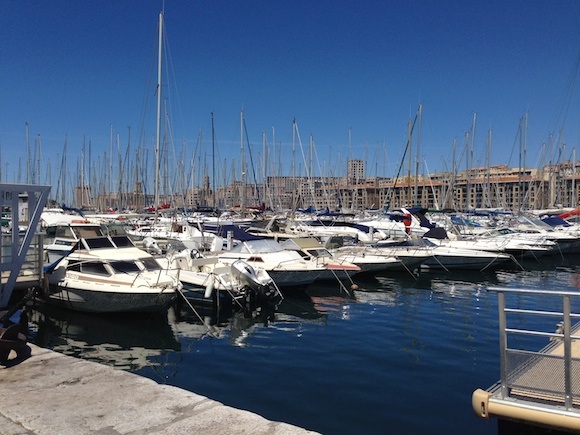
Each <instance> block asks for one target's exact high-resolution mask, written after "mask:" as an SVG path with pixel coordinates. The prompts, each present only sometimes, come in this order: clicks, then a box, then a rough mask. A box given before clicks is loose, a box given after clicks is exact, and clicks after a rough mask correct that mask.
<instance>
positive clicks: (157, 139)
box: [153, 12, 163, 217]
mask: <svg viewBox="0 0 580 435" xmlns="http://www.w3.org/2000/svg"><path fill="white" fill-rule="evenodd" d="M162 49H163V12H159V51H158V53H157V126H156V137H155V199H154V205H153V206H154V207H155V217H157V214H158V210H157V208H158V205H159V150H160V146H161V143H160V142H161V55H162Z"/></svg>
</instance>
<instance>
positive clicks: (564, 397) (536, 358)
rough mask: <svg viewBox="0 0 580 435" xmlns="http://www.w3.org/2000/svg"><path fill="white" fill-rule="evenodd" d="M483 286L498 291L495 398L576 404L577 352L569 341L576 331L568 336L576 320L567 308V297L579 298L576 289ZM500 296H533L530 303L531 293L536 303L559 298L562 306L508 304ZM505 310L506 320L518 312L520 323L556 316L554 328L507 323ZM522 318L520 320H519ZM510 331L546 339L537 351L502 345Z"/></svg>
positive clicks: (579, 389)
mask: <svg viewBox="0 0 580 435" xmlns="http://www.w3.org/2000/svg"><path fill="white" fill-rule="evenodd" d="M488 291H490V292H495V293H497V294H498V311H499V345H500V370H501V380H500V394H501V398H502V399H506V398H508V397H516V396H517V397H520V398H522V397H523V398H527V399H530V400H536V401H549V402H559V403H563V404H564V406H565V407H566V409H567V410H570V409H572V407H573V405H574V404H576V405H578V404H579V403H580V358H579V357H580V351H578V352H575V353H576V355H574V352H573V348H572V345H573V341H574V340H580V335H573V334H574V333H578V331H579V328H578V325H575V326H573V325H572V319H580V314H578V313H572V312H571V300H572V299H574V298H580V291H553V290H532V289H513V288H505V287H489V288H488ZM506 295H516V299H517V300H518V301H521V298H522V297H528V298H529V299H530V301H531V300H532V298H534V299H533V301H534V302H535V301H536V299H535V298H537V300H538V303H540V304H541V303H542V301H544V302H545V301H547V298H560V299H561V300H562V305H561V306H562V311H549V310H548V309H546V310H532V309H527V308H514V307H508V306H507V304H506ZM577 300H580V299H577ZM556 302H557V301H556ZM548 305H549V304H548ZM508 315H510V319H511V317H512V316H511V315H513V316H514V317H519V318H520V323H522V324H524V325H525V326H527V325H529V324H532V326H533V322H534V319H536V320H537V319H546V318H551V319H556V322H555V325H557V328H555V329H556V331H555V332H546V331H541V330H539V328H538V327H535V328H533V327H532V328H530V329H524V328H522V327H520V328H514V327H509V326H508ZM522 318H524V319H525V320H524V321H522ZM530 320H531V321H530ZM512 336H514V337H515V336H518V337H539V338H546V339H549V340H548V342H549V344H548V345H547V346H544V347H543V348H542V349H540V350H529V349H516V348H512V347H510V346H509V344H508V337H512ZM579 344H580V341H579ZM575 400H576V402H575Z"/></svg>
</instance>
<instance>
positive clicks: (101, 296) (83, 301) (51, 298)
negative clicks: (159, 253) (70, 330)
mask: <svg viewBox="0 0 580 435" xmlns="http://www.w3.org/2000/svg"><path fill="white" fill-rule="evenodd" d="M176 297H177V294H176V293H175V291H174V290H173V289H171V290H167V291H162V292H151V291H140V290H139V289H138V288H136V289H131V291H127V292H115V291H98V290H84V289H78V288H70V287H68V288H65V287H61V286H55V285H51V286H50V288H49V291H48V292H47V294H45V295H44V300H45V301H46V302H47V303H50V304H53V305H57V306H60V307H64V308H68V309H71V310H75V311H84V312H91V313H117V312H158V311H162V310H164V309H166V308H167V306H168V305H169V304H171V303H172V302H173V301H174V300H175V299H176Z"/></svg>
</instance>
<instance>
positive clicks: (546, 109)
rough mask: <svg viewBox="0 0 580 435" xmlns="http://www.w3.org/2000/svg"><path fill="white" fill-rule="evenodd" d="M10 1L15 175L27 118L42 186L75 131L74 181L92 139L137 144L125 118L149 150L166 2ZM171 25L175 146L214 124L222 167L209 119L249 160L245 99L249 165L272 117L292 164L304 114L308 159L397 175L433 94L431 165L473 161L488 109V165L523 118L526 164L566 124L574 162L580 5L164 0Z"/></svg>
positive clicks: (579, 122) (0, 55)
mask: <svg viewBox="0 0 580 435" xmlns="http://www.w3.org/2000/svg"><path fill="white" fill-rule="evenodd" d="M1 6H2V13H1V15H0V114H1V115H0V147H1V150H2V155H1V157H2V179H3V181H6V180H8V181H16V178H17V176H18V169H19V167H20V168H21V178H23V179H24V180H25V177H26V175H25V174H22V171H25V168H26V141H25V123H26V122H28V123H29V132H30V145H31V148H34V147H35V142H36V140H37V138H38V137H39V135H40V140H41V144H42V151H41V154H42V163H41V181H44V180H45V177H46V172H47V167H48V161H50V163H51V165H52V169H51V172H52V174H51V175H52V178H53V180H54V179H55V177H56V175H57V172H58V170H59V169H58V168H59V165H60V161H61V156H62V153H63V147H64V143H65V137H66V138H67V163H68V167H69V169H68V174H69V177H75V174H76V171H77V167H78V165H79V163H78V162H79V159H80V155H81V152H80V150H81V147H82V145H83V138H85V140H86V144H87V145H86V146H87V147H88V142H89V141H90V143H91V153H92V158H93V163H92V164H93V165H95V164H96V163H95V161H97V159H98V158H101V159H102V158H103V156H104V153H105V152H107V153H108V151H109V148H110V132H111V125H112V126H113V131H114V136H115V138H117V137H118V138H119V143H120V145H119V149H120V150H121V152H122V153H123V154H124V153H125V149H126V147H127V143H128V141H129V137H128V132H129V129H128V126H130V128H131V130H130V131H131V137H130V141H131V149H132V150H134V149H135V148H136V147H137V146H138V145H139V142H144V143H145V146H147V147H149V148H150V149H152V144H153V140H154V136H155V96H154V92H155V84H156V49H157V48H156V46H157V19H158V14H159V12H160V10H161V8H162V7H163V5H162V2H161V1H119V0H115V1H111V0H100V1H70V0H67V1H60V0H56V1H55V0H51V1H40V0H39V1H29V0H23V1H15V0H14V1H12V0H4V1H2V3H1ZM165 25H166V36H167V38H166V43H167V48H168V51H167V52H166V54H168V56H166V58H165V59H166V69H165V71H164V74H165V78H164V80H163V96H164V98H166V102H167V107H168V110H169V120H170V125H171V132H172V146H173V148H174V149H175V153H176V154H179V153H180V152H181V149H182V144H183V143H184V141H185V143H186V147H187V153H188V155H187V159H190V158H191V153H192V152H193V150H194V149H195V148H196V144H197V143H198V135H199V132H200V130H201V131H202V132H203V142H202V146H201V148H200V152H201V153H202V154H203V156H204V157H203V158H202V159H206V162H208V164H209V165H210V166H211V157H210V153H211V146H210V144H211V118H210V113H212V112H213V113H214V117H215V118H214V119H215V138H216V144H217V149H218V161H220V162H223V161H229V159H230V158H231V157H235V158H236V159H237V161H238V162H239V159H240V152H239V149H240V127H239V122H240V121H239V120H240V110H241V109H242V108H243V110H244V114H245V120H246V126H247V131H248V136H249V140H250V143H251V144H252V147H253V149H254V151H253V159H254V160H255V161H257V160H258V159H259V158H260V156H261V146H262V134H263V132H266V137H267V141H268V144H269V145H270V146H271V145H272V129H273V128H274V129H275V134H276V137H275V139H276V149H277V151H276V152H278V150H279V151H280V153H281V154H283V156H281V158H280V162H282V166H283V167H284V168H285V170H286V173H289V171H290V167H291V144H292V120H293V119H294V118H295V119H296V120H297V125H298V129H299V133H300V138H301V141H302V145H303V149H304V152H305V154H306V155H307V153H308V143H309V140H310V135H312V138H313V141H314V144H315V149H316V153H317V156H318V162H319V165H320V168H321V170H322V171H328V170H329V167H330V169H331V170H332V174H333V175H340V174H343V173H344V166H343V165H344V160H345V159H346V158H347V157H353V158H366V159H367V175H369V176H372V175H375V174H376V173H378V175H379V176H383V175H384V176H392V175H394V173H395V172H396V169H397V167H398V165H399V162H400V159H401V156H402V153H403V150H404V147H405V144H406V139H407V122H408V120H409V118H412V117H414V116H415V114H416V112H417V109H418V107H419V105H420V104H422V106H423V116H422V124H421V130H420V141H421V156H420V160H421V162H426V163H427V167H428V169H429V171H431V172H435V171H440V170H444V169H446V168H447V169H449V168H450V166H451V158H452V151H453V141H454V139H456V140H457V144H458V145H457V153H456V155H457V159H459V158H460V156H461V155H462V153H463V151H462V150H463V149H464V143H465V133H466V132H469V131H470V130H471V128H472V120H473V116H474V113H476V114H477V123H476V134H475V140H474V153H473V165H475V166H483V165H484V164H485V155H486V152H485V149H486V146H485V145H486V136H487V133H488V130H490V129H491V130H492V146H491V149H492V157H491V163H492V164H495V163H507V164H510V166H513V167H516V166H518V159H519V155H518V152H519V143H518V139H517V134H518V126H519V124H520V119H521V118H522V117H524V116H525V114H526V112H527V113H528V130H527V146H528V151H527V157H526V162H527V163H528V166H537V165H539V164H540V163H541V148H542V144H543V143H547V142H548V141H549V135H550V134H551V133H552V134H553V135H554V139H553V142H554V147H555V146H557V141H558V134H559V132H560V131H562V133H563V136H562V143H564V144H565V145H566V147H565V148H564V152H563V154H564V156H563V157H562V158H561V159H566V158H571V156H572V149H573V148H578V146H579V145H580V91H579V87H580V83H578V81H580V77H578V72H577V69H576V64H577V62H578V56H579V55H580V1H578V0H569V1H566V0H561V1H559V0H554V1H537V0H526V1H520V0H510V1H437V0H432V1H412V0H404V1H364V0H363V1H337V0H334V1H327V0H316V1H303V0H298V1H291V2H290V1H254V0H248V1H223V0H214V1H193V0H168V1H166V3H165ZM574 80H576V82H575V83H574ZM573 84H575V86H572V85H573ZM417 134H418V130H416V132H415V140H414V141H413V142H414V143H413V153H415V149H416V138H417ZM141 138H144V140H141ZM385 144H386V146H385ZM115 148H117V145H115ZM116 152H117V151H116V149H115V153H116ZM151 153H152V151H151ZM297 155H298V162H297V165H298V166H302V167H303V161H304V160H303V159H302V154H301V152H300V149H298V152H297ZM151 156H152V154H151ZM151 156H150V158H153V157H151ZM247 158H248V156H247ZM577 158H578V159H580V154H578V156H577ZM19 159H20V163H19ZM306 159H308V157H306ZM549 159H550V157H549V156H547V157H545V161H544V163H546V162H547V160H549ZM553 159H555V158H553ZM220 164H221V163H220ZM222 165H223V164H222ZM274 165H275V166H278V165H277V164H274ZM315 166H316V168H315V172H316V173H318V172H319V169H318V164H317V165H315ZM464 166H465V163H463V164H462V165H461V168H463V167H464ZM270 167H272V165H270ZM421 167H422V169H421V170H422V172H424V166H423V165H421ZM270 170H271V169H270ZM220 177H223V175H221V176H220Z"/></svg>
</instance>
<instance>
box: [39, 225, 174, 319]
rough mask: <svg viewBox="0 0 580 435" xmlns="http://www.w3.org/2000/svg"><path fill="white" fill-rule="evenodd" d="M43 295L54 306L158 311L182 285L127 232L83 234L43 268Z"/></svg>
mask: <svg viewBox="0 0 580 435" xmlns="http://www.w3.org/2000/svg"><path fill="white" fill-rule="evenodd" d="M44 284H45V285H44V286H43V292H42V296H43V297H44V299H45V300H46V301H47V302H49V303H52V304H55V305H61V306H64V307H66V308H70V309H73V310H79V311H90V312H96V313H110V312H126V311H140V312H149V311H159V310H162V309H164V308H166V307H167V306H168V304H169V303H171V302H172V301H173V300H174V299H175V298H176V295H177V293H176V290H177V289H179V288H180V287H181V283H180V282H179V281H178V280H177V278H176V277H175V276H172V275H171V274H169V273H168V272H167V271H166V270H164V269H163V268H162V267H161V265H160V264H159V263H158V262H157V261H156V260H155V258H153V256H152V255H151V254H149V253H147V252H145V251H143V250H141V249H139V248H137V247H136V246H135V245H134V244H133V242H132V241H131V240H130V239H129V238H128V237H127V236H114V237H111V236H102V237H95V238H81V239H80V240H79V241H78V242H77V244H76V245H75V247H74V248H73V249H72V250H71V252H70V253H69V254H68V255H67V256H65V257H63V258H62V259H60V260H58V261H57V262H56V263H54V264H52V265H50V266H48V267H47V268H46V270H45V283H44Z"/></svg>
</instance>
